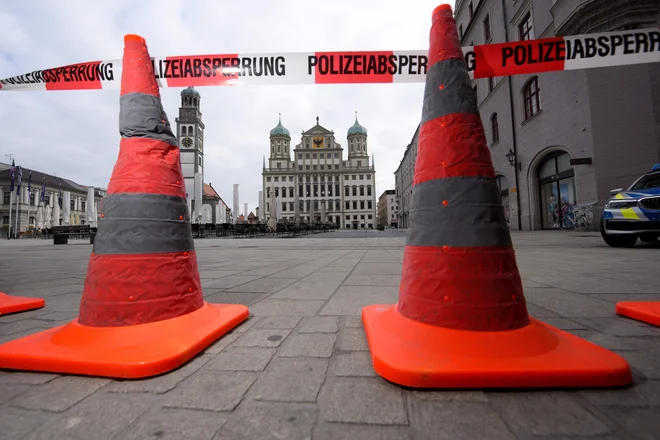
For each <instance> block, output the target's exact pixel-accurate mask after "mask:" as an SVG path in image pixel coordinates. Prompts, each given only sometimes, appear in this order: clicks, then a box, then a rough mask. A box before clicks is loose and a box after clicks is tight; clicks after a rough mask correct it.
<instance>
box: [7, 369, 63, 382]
mask: <svg viewBox="0 0 660 440" xmlns="http://www.w3.org/2000/svg"><path fill="white" fill-rule="evenodd" d="M4 373H5V374H1V375H0V384H8V383H14V384H26V385H39V384H44V383H48V382H50V381H51V380H54V379H56V378H58V377H60V375H58V374H50V373H32V372H27V371H7V372H4Z"/></svg>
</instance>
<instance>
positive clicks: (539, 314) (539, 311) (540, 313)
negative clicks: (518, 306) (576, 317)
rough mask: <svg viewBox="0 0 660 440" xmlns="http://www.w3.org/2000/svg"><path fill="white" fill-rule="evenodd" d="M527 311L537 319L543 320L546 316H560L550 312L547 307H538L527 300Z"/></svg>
mask: <svg viewBox="0 0 660 440" xmlns="http://www.w3.org/2000/svg"><path fill="white" fill-rule="evenodd" d="M527 313H528V314H529V315H530V316H532V317H534V318H536V319H538V320H539V321H545V319H546V318H559V317H560V316H559V315H558V314H556V313H555V312H551V311H550V310H548V309H544V308H543V307H539V306H537V305H534V304H530V303H529V302H528V303H527Z"/></svg>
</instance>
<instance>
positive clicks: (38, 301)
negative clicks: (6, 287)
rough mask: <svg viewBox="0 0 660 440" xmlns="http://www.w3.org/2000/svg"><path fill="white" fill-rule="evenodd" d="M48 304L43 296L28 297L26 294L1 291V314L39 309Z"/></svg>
mask: <svg viewBox="0 0 660 440" xmlns="http://www.w3.org/2000/svg"><path fill="white" fill-rule="evenodd" d="M45 304H46V301H44V300H43V299H42V298H28V297H26V296H10V295H7V294H6V293H4V292H0V316H2V315H7V314H9V313H17V312H26V311H28V310H33V309H39V308H41V307H43V306H44V305H45Z"/></svg>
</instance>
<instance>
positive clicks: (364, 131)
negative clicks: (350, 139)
mask: <svg viewBox="0 0 660 440" xmlns="http://www.w3.org/2000/svg"><path fill="white" fill-rule="evenodd" d="M352 134H361V135H364V136H366V135H367V129H366V128H364V127H363V126H361V125H360V124H359V123H358V120H357V112H356V113H355V124H353V126H352V127H351V128H349V129H348V136H350V135H352Z"/></svg>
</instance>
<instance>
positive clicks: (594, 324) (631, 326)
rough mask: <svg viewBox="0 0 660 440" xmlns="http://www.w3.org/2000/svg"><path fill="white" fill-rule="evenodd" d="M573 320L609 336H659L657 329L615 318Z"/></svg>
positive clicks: (659, 332)
mask: <svg viewBox="0 0 660 440" xmlns="http://www.w3.org/2000/svg"><path fill="white" fill-rule="evenodd" d="M574 320H575V321H577V322H579V323H581V324H583V325H585V326H586V327H589V328H592V329H594V330H597V331H599V332H601V333H605V334H607V335H611V336H619V337H621V336H660V331H658V328H657V327H654V326H651V325H648V324H644V323H642V322H638V321H633V320H628V319H621V317H616V316H613V317H611V318H575V319H574ZM659 347H660V346H659Z"/></svg>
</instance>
